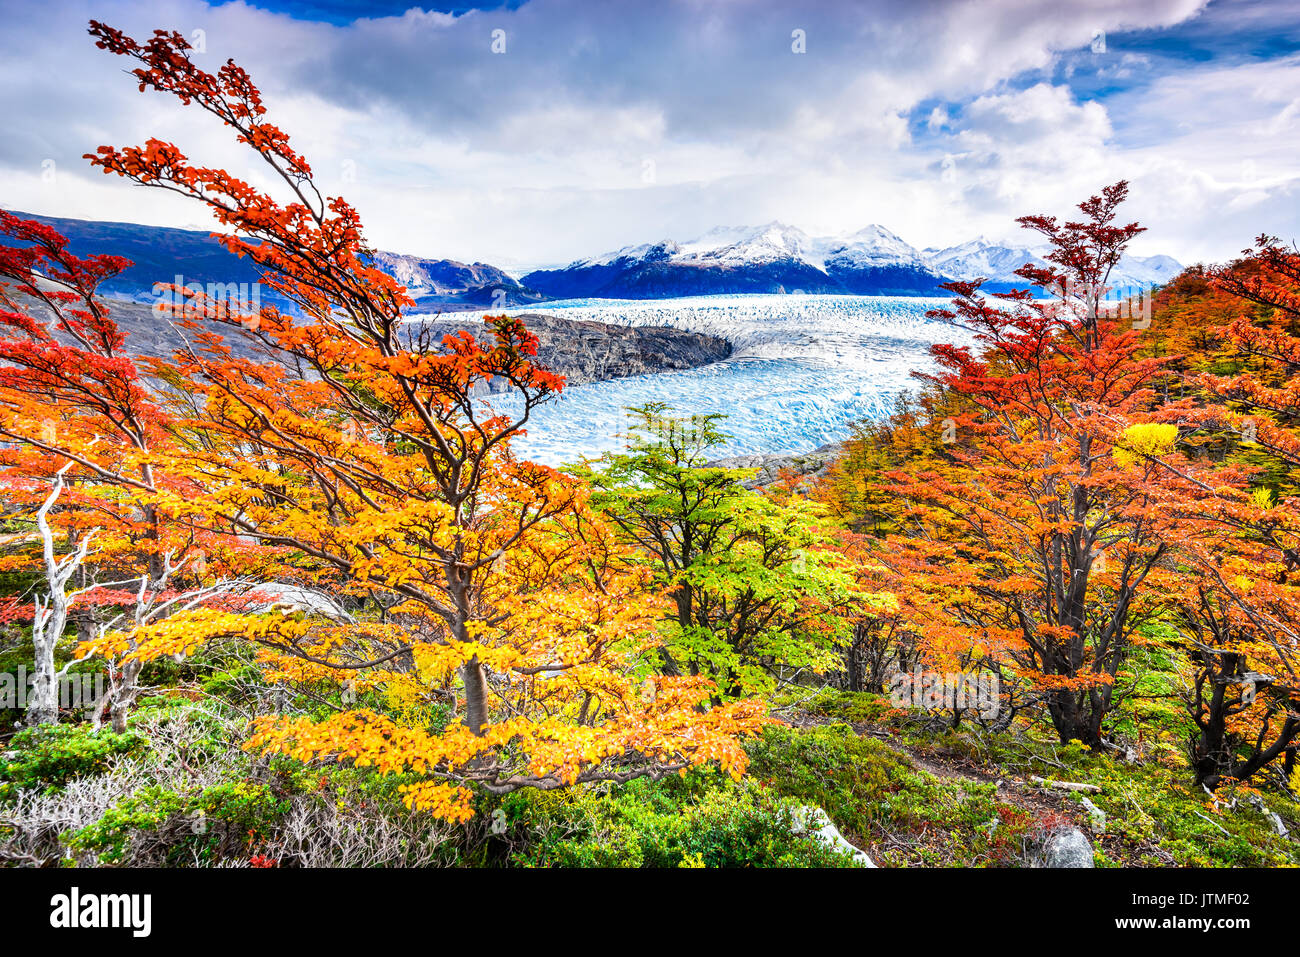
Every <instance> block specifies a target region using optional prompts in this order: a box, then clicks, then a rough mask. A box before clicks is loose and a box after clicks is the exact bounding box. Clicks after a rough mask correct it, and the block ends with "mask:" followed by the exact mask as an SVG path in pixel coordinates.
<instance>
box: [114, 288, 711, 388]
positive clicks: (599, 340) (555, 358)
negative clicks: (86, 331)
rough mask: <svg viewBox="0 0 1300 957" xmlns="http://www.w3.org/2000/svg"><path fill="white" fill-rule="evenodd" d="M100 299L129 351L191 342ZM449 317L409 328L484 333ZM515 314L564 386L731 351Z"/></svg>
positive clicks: (248, 352)
mask: <svg viewBox="0 0 1300 957" xmlns="http://www.w3.org/2000/svg"><path fill="white" fill-rule="evenodd" d="M107 303H108V306H109V309H110V311H111V314H112V316H113V319H114V320H115V321H116V322H117V324H118V326H119V327H120V328H121V329H122V330H123V331H124V332H125V333H126V334H127V348H128V349H129V350H130V351H131V352H132V353H134V354H135V355H139V356H150V357H157V358H166V357H169V356H171V355H172V354H173V353H174V352H175V351H176V350H177V349H181V348H184V347H185V346H186V345H187V344H193V342H194V335H193V333H192V332H190V331H189V330H187V329H184V328H182V327H180V326H178V325H176V324H175V323H174V322H171V321H169V320H168V319H166V318H160V317H158V316H155V315H154V314H153V308H152V306H151V305H149V304H147V303H139V302H133V301H130V300H124V299H111V300H107ZM460 316H464V317H465V318H463V319H462V318H459V317H460ZM457 317H458V318H449V317H445V316H444V317H439V318H424V319H415V320H412V327H413V333H414V328H415V327H416V326H417V325H418V326H419V327H422V328H423V329H424V330H426V331H427V332H428V333H429V334H430V335H431V336H432V341H433V342H434V343H435V344H436V343H440V342H441V340H442V337H443V336H444V335H447V334H448V333H453V332H459V331H460V330H462V329H464V330H466V331H468V332H470V333H471V334H473V335H474V336H475V338H484V337H486V336H487V327H486V326H485V325H484V323H483V322H482V320H481V319H470V318H469V317H468V315H467V314H465V313H457ZM521 318H523V320H524V322H525V323H527V325H528V328H529V329H531V330H532V331H533V332H534V333H536V335H537V337H538V340H539V342H538V352H537V357H538V361H539V362H541V364H542V365H544V366H545V367H546V368H548V369H550V370H552V371H553V372H558V373H560V374H561V375H563V376H564V377H565V378H566V380H567V382H568V384H569V385H582V384H584V383H588V382H599V381H602V380H604V379H616V378H619V377H621V376H633V375H643V374H645V373H651V372H665V371H669V370H672V369H691V368H695V367H696V366H702V365H706V364H708V363H710V362H717V361H718V360H720V359H725V358H726V357H727V356H729V355H730V354H731V344H730V343H729V342H727V340H725V339H721V338H718V337H717V336H708V335H702V334H699V333H694V332H685V331H683V330H680V329H670V328H663V327H656V328H630V327H627V326H615V325H606V324H605V323H602V322H590V321H574V320H569V319H562V318H560V317H558V316H551V315H543V314H537V313H533V314H525V315H523V316H522V317H521ZM217 328H218V331H220V332H221V333H222V334H223V335H224V336H225V339H226V343H227V345H229V346H230V347H231V348H232V349H233V351H234V353H235V354H236V355H237V356H243V357H249V358H259V357H260V358H266V357H268V355H269V354H268V353H267V351H266V348H265V347H264V346H263V345H261V343H259V342H258V341H257V340H256V339H254V338H253V337H252V336H250V335H248V334H246V333H244V332H243V331H242V330H240V329H238V328H235V327H231V326H221V327H217Z"/></svg>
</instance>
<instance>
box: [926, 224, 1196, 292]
mask: <svg viewBox="0 0 1300 957" xmlns="http://www.w3.org/2000/svg"><path fill="white" fill-rule="evenodd" d="M1047 252H1048V247H1047V246H1045V245H1042V246H1018V245H1015V244H1012V243H998V242H991V241H990V240H987V239H985V238H984V237H983V236H981V237H980V238H978V239H973V240H971V241H970V242H966V243H962V244H961V245H959V246H949V247H948V248H946V249H934V248H928V249H925V250H924V251H923V254H924V256H925V259H926V262H927V264H928V265H929V266H930V268H931V269H933V270H934V271H935V272H937V273H941V274H942V275H944V276H951V277H952V278H954V279H980V278H983V279H986V280H988V283H987V288H990V289H999V288H1002V287H1009V286H1015V287H1017V288H1020V289H1023V288H1025V287H1026V286H1027V285H1028V283H1026V282H1025V280H1024V279H1022V278H1021V277H1020V276H1017V275H1016V270H1017V269H1019V268H1020V267H1021V266H1024V265H1025V264H1026V263H1033V264H1034V265H1036V266H1046V265H1048V263H1047V261H1046V260H1045V259H1044V258H1043V257H1044V256H1045V255H1046V254H1047ZM1182 270H1183V267H1182V265H1180V264H1179V262H1178V261H1177V260H1176V259H1173V258H1172V257H1170V256H1132V255H1130V256H1125V257H1124V258H1123V259H1121V260H1120V261H1119V265H1117V266H1116V267H1115V269H1114V271H1113V272H1112V273H1111V275H1110V286H1111V287H1112V288H1113V289H1124V288H1126V287H1133V286H1142V287H1149V286H1152V285H1161V284H1163V283H1166V282H1168V281H1169V280H1170V279H1172V278H1174V276H1177V275H1178V274H1179V273H1180V272H1182Z"/></svg>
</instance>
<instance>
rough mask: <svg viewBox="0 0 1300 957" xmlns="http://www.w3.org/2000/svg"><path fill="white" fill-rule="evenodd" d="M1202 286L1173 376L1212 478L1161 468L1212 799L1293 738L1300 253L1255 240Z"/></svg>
mask: <svg viewBox="0 0 1300 957" xmlns="http://www.w3.org/2000/svg"><path fill="white" fill-rule="evenodd" d="M1208 281H1209V284H1210V288H1209V289H1208V290H1206V291H1205V292H1204V293H1202V294H1201V301H1198V302H1196V303H1195V304H1194V307H1192V314H1193V316H1194V320H1193V321H1194V322H1199V323H1201V324H1204V325H1205V326H1206V327H1207V328H1208V329H1209V335H1208V337H1207V340H1206V348H1205V349H1204V353H1205V354H1204V356H1203V357H1202V361H1200V362H1198V363H1196V364H1191V365H1189V367H1188V368H1187V369H1186V371H1185V372H1184V380H1185V383H1186V388H1187V389H1188V390H1189V391H1193V390H1194V391H1195V392H1196V393H1197V394H1198V395H1199V396H1200V397H1201V398H1202V402H1201V403H1200V404H1198V406H1197V407H1196V408H1195V409H1193V410H1191V411H1189V412H1188V413H1186V414H1185V415H1184V419H1185V420H1186V425H1185V428H1186V429H1187V431H1188V433H1189V434H1190V435H1191V436H1192V437H1193V439H1194V441H1196V442H1197V444H1198V447H1200V448H1203V449H1209V448H1214V449H1216V450H1217V453H1216V455H1215V456H1214V459H1215V461H1216V463H1217V464H1216V465H1215V468H1214V471H1213V478H1212V480H1208V479H1206V478H1205V477H1200V478H1198V477H1197V476H1196V475H1192V474H1188V473H1187V470H1185V469H1178V468H1176V467H1173V466H1169V471H1170V472H1171V473H1173V474H1174V475H1175V476H1176V477H1177V478H1179V479H1181V480H1182V482H1183V483H1184V488H1183V493H1184V494H1183V496H1182V503H1181V504H1180V505H1179V507H1178V508H1177V511H1178V512H1179V513H1180V515H1181V516H1182V519H1183V527H1184V529H1185V531H1186V534H1185V535H1184V536H1183V547H1182V553H1183V555H1184V556H1185V561H1186V562H1187V565H1188V567H1187V574H1185V575H1184V576H1182V578H1181V581H1180V582H1178V583H1176V584H1175V586H1174V587H1173V588H1171V590H1172V591H1174V593H1175V594H1177V595H1179V596H1180V599H1179V601H1178V604H1177V607H1178V619H1177V620H1178V621H1179V624H1180V627H1181V629H1182V631H1183V633H1184V635H1185V636H1186V637H1187V638H1188V640H1189V641H1190V642H1191V643H1192V657H1193V660H1194V661H1195V662H1196V665H1197V670H1196V673H1195V674H1194V676H1193V678H1192V681H1191V687H1190V692H1189V696H1188V705H1189V712H1190V714H1191V717H1192V719H1193V721H1194V722H1195V723H1196V725H1197V727H1198V735H1197V736H1196V738H1195V739H1194V740H1193V741H1192V746H1191V755H1192V761H1193V765H1194V767H1195V769H1196V774H1197V779H1198V781H1200V782H1203V783H1205V784H1207V785H1208V786H1210V787H1217V786H1218V785H1219V783H1220V782H1221V781H1223V780H1225V779H1235V780H1244V779H1246V778H1248V777H1250V776H1252V775H1254V774H1256V773H1257V772H1259V771H1261V770H1263V769H1265V768H1267V767H1269V766H1270V765H1271V764H1272V762H1274V761H1276V760H1278V759H1279V758H1281V759H1283V760H1284V763H1285V765H1286V770H1287V771H1288V772H1289V771H1290V769H1291V767H1292V766H1293V765H1294V761H1295V752H1296V747H1297V738H1300V675H1298V674H1297V661H1296V654H1297V649H1300V613H1298V612H1297V609H1300V499H1298V498H1297V491H1298V486H1297V482H1296V477H1297V474H1298V471H1297V470H1300V391H1298V390H1297V381H1300V379H1298V375H1297V374H1298V373H1300V254H1297V253H1296V252H1295V251H1294V250H1293V249H1288V248H1286V247H1284V246H1282V245H1281V244H1280V243H1279V242H1278V241H1277V240H1276V239H1273V238H1271V237H1268V236H1261V237H1260V238H1259V239H1258V241H1257V243H1256V245H1255V247H1254V248H1253V249H1250V250H1246V251H1245V253H1244V254H1243V256H1242V257H1241V258H1239V259H1238V260H1236V261H1234V262H1232V263H1229V264H1227V265H1225V266H1222V267H1219V268H1217V269H1214V270H1212V271H1210V273H1209V276H1208ZM1225 297H1226V298H1227V299H1228V300H1229V301H1230V302H1232V303H1234V304H1235V306H1234V307H1233V308H1232V309H1231V311H1230V312H1229V311H1227V310H1226V308H1225V306H1224V298H1225ZM1188 298H1190V297H1188V296H1187V295H1184V296H1183V297H1182V303H1180V304H1183V303H1186V301H1187V299H1188ZM1207 458H1208V456H1207ZM1179 585H1181V587H1178V586H1179Z"/></svg>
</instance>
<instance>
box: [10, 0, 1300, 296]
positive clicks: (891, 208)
mask: <svg viewBox="0 0 1300 957" xmlns="http://www.w3.org/2000/svg"><path fill="white" fill-rule="evenodd" d="M92 18H94V19H99V20H103V21H105V22H107V23H109V24H110V25H112V26H115V27H118V28H120V29H123V30H125V31H126V32H127V33H129V34H130V35H132V36H135V37H137V38H142V37H144V36H147V35H148V34H149V33H150V32H151V31H152V30H154V29H159V28H165V29H168V30H177V31H179V32H181V33H183V34H184V35H185V36H186V37H189V38H190V39H191V41H192V42H193V43H194V44H195V47H196V52H195V53H194V58H195V61H196V62H197V63H198V64H199V65H200V66H201V67H203V68H205V69H208V70H212V71H215V70H216V69H217V68H218V67H219V66H220V65H221V64H222V63H223V62H225V60H226V59H227V58H233V59H235V60H236V62H238V63H239V64H241V65H242V66H244V67H245V68H247V69H248V70H249V71H250V73H251V74H252V76H253V78H254V80H255V81H256V82H257V83H258V84H259V86H260V87H261V89H262V91H263V94H264V97H265V101H266V104H267V106H268V108H269V111H270V119H271V120H272V122H275V123H276V124H277V125H279V126H280V127H281V128H283V129H284V130H286V131H287V132H288V133H289V134H290V136H291V137H292V141H293V145H294V146H295V148H297V149H298V150H299V151H300V152H302V153H303V154H304V155H305V156H306V157H307V158H308V160H309V161H310V162H311V164H312V166H313V169H314V170H315V171H316V178H317V181H318V183H319V185H320V186H321V187H322V188H323V191H324V192H327V193H329V194H330V195H343V196H344V197H346V198H347V199H348V200H349V201H350V202H351V203H352V204H353V205H354V206H356V207H357V209H358V210H359V211H360V213H361V216H362V219H363V222H364V223H365V225H366V233H367V237H368V239H369V241H370V243H371V244H372V245H373V246H375V247H376V248H381V249H388V250H393V251H396V252H403V253H410V254H415V255H421V256H428V257H431V258H452V259H459V260H463V261H484V262H490V263H494V264H496V265H500V266H503V267H505V268H507V269H511V268H513V269H515V270H516V271H518V270H521V269H524V268H528V267H534V266H539V265H545V264H558V263H563V262H568V261H571V260H574V259H577V258H583V257H588V256H594V255H597V254H599V253H602V252H604V251H606V250H610V249H616V248H618V247H620V246H624V245H631V244H637V243H643V242H654V241H657V240H660V239H665V238H673V239H677V240H687V239H691V238H694V237H695V236H698V235H699V234H701V233H704V232H706V231H708V230H709V229H711V228H713V227H715V226H719V225H728V226H734V225H746V224H753V225H757V224H760V223H766V222H771V221H780V222H784V223H788V224H790V225H794V226H798V227H800V228H802V229H804V230H806V231H808V232H809V233H811V234H813V235H838V234H844V233H850V232H853V231H856V230H858V229H861V228H863V227H865V226H866V225H868V224H871V223H879V224H881V225H883V226H885V227H886V228H888V229H891V230H893V231H894V232H896V233H898V234H899V235H900V236H901V237H902V238H903V239H905V240H907V241H908V242H910V243H912V244H913V245H915V246H917V247H918V248H923V247H931V246H933V247H942V246H947V245H954V244H957V243H960V242H964V241H966V240H969V239H972V238H974V237H976V236H979V235H983V236H987V237H989V238H992V239H1000V240H1001V239H1009V240H1016V241H1025V240H1027V239H1028V238H1029V237H1027V236H1026V235H1025V234H1023V233H1020V232H1019V231H1018V230H1017V228H1016V227H1015V224H1014V220H1015V217H1017V216H1020V215H1024V214H1027V213H1036V212H1044V213H1050V214H1055V215H1068V214H1069V213H1070V211H1071V210H1072V207H1073V206H1074V204H1076V203H1078V202H1079V201H1080V200H1082V199H1084V198H1086V197H1087V196H1088V195H1090V194H1092V193H1094V192H1096V191H1097V190H1098V189H1099V188H1100V187H1101V186H1103V185H1106V184H1108V183H1111V182H1114V181H1116V180H1119V179H1127V180H1129V181H1130V183H1131V200H1130V202H1129V203H1128V205H1127V207H1126V217H1128V218H1132V219H1136V220H1138V221H1140V222H1141V223H1143V224H1144V225H1146V226H1147V227H1148V232H1146V233H1144V234H1143V235H1142V236H1141V237H1139V239H1138V240H1136V241H1135V242H1134V244H1133V247H1132V248H1133V251H1135V252H1137V253H1140V254H1147V255H1150V254H1155V253H1165V254H1168V255H1172V256H1174V257H1175V258H1177V259H1178V260H1179V261H1181V262H1183V263H1185V264H1186V263H1192V262H1198V261H1204V262H1212V261H1222V260H1225V259H1228V258H1231V257H1232V256H1234V255H1235V254H1237V253H1238V252H1239V251H1240V250H1241V249H1242V248H1243V247H1245V246H1247V245H1249V244H1250V243H1251V241H1252V240H1253V238H1254V237H1255V236H1256V235H1258V234H1259V233H1261V232H1266V233H1270V234H1273V235H1278V236H1281V237H1282V238H1284V239H1286V240H1288V241H1290V240H1296V239H1300V168H1297V157H1298V156H1300V149H1298V147H1300V3H1297V2H1295V0H1210V2H1206V0H1084V2H1060V3H1045V2H1042V0H981V2H969V3H956V2H942V0H877V2H855V3H848V2H831V0H823V2H820V3H808V2H807V0H804V2H801V3H794V2H791V3H777V2H764V0H708V2H706V0H665V2H660V0H600V2H597V0H526V2H520V0H514V2H508V3H504V4H489V5H487V6H486V7H473V6H471V5H469V4H449V5H442V6H424V7H409V8H408V5H407V4H406V3H402V2H390V0H383V2H377V3H360V2H354V0H312V2H306V3H293V2H287V0H262V2H258V3H247V2H232V3H204V2H200V0H141V2H129V3H128V2H120V0H49V2H45V3H34V2H31V0H21V2H20V0H0V22H3V23H4V24H5V28H4V30H3V31H2V32H0V115H3V116H4V118H5V119H4V136H3V137H0V206H4V207H7V208H12V209H19V210H23V211H26V212H33V213H44V214H47V215H53V216H69V217H75V218H81V219H101V220H118V221H126V222H139V223H148V224H154V225H166V226H182V227H191V228H202V229H207V228H211V222H210V220H208V219H207V218H206V213H205V212H204V210H203V209H202V208H201V207H199V206H198V205H196V204H194V203H192V202H189V201H186V200H184V199H183V198H180V197H175V196H169V195H166V194H163V193H161V192H159V191H154V190H147V189H144V188H142V187H139V186H133V185H131V184H129V183H127V182H125V181H123V180H121V179H119V178H117V177H105V176H104V175H103V174H102V173H99V172H95V171H92V170H91V169H90V168H89V166H88V164H87V163H86V162H85V160H83V159H82V158H81V157H82V155H83V154H84V153H87V152H92V151H93V150H94V149H95V148H96V147H97V146H99V145H101V144H112V145H116V146H126V145H134V144H139V143H143V142H144V141H145V140H146V139H148V138H149V137H151V136H154V137H158V138H160V139H163V140H167V141H169V142H172V143H175V144H176V145H177V146H178V147H180V148H181V149H182V150H183V151H185V152H186V153H187V155H189V156H190V157H191V158H193V159H194V160H195V161H197V162H200V163H202V164H203V165H221V166H224V167H225V168H227V169H229V170H230V171H231V172H234V173H237V174H240V175H244V176H246V177H247V178H248V179H249V180H250V181H251V182H253V183H254V184H255V185H262V186H264V187H265V188H268V189H272V191H273V192H274V190H273V184H271V183H270V182H269V181H268V180H266V178H265V176H264V174H262V173H261V171H259V170H257V169H256V167H255V166H254V164H253V163H252V159H253V157H252V154H251V153H250V152H248V151H247V149H246V148H240V147H239V146H238V145H237V144H235V143H233V142H232V141H231V138H230V137H229V135H228V131H226V130H224V129H223V128H221V127H220V126H219V125H216V124H215V123H214V122H212V121H211V118H210V117H208V116H206V115H205V114H202V113H200V112H199V111H198V110H197V109H194V108H190V109H186V108H185V107H183V106H181V105H180V104H179V103H177V102H176V101H174V100H172V99H170V98H168V97H165V96H163V95H161V94H157V93H153V92H148V93H143V94H142V93H140V92H138V90H137V88H136V85H135V83H134V82H133V81H132V79H131V78H130V77H129V76H126V75H125V74H124V73H123V69H124V67H125V64H124V63H123V62H122V61H121V60H120V58H116V57H113V56H112V55H110V54H108V53H106V52H104V51H101V50H97V49H96V48H95V47H94V44H93V42H92V41H91V40H90V38H89V37H88V36H87V35H86V32H85V29H86V23H87V21H88V20H90V19H92Z"/></svg>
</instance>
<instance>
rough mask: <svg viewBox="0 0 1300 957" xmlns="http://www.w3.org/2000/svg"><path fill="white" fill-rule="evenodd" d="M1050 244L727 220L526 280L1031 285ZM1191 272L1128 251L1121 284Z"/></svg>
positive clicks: (705, 285) (739, 285) (615, 292)
mask: <svg viewBox="0 0 1300 957" xmlns="http://www.w3.org/2000/svg"><path fill="white" fill-rule="evenodd" d="M1046 252H1047V248H1046V247H1045V246H1040V247H1025V246H1015V245H1011V244H1006V243H997V242H991V241H989V240H986V239H983V238H980V239H976V240H972V241H971V242H968V243H963V244H962V245H960V246H951V247H948V248H945V249H939V248H928V249H924V250H918V249H916V248H915V247H913V246H911V245H909V244H908V243H907V242H905V241H904V240H903V239H901V238H899V237H898V236H897V235H896V234H894V233H892V232H890V231H889V230H888V229H886V228H885V227H883V226H878V225H871V226H867V227H866V228H865V229H861V230H858V231H857V232H855V233H850V234H848V235H844V236H825V237H814V236H809V235H808V234H807V233H805V232H804V231H803V230H801V229H798V228H796V227H793V226H787V225H785V224H783V223H768V224H767V225H765V226H757V227H738V228H732V227H722V228H718V229H714V230H711V231H709V232H707V233H705V234H704V235H703V236H701V237H700V238H698V239H695V240H692V241H690V242H676V241H673V240H663V241H661V242H657V243H653V244H646V245H641V246H626V247H624V248H622V249H618V250H615V251H614V252H610V253H606V254H605V255H603V256H598V257H596V258H594V259H582V260H578V261H576V262H573V263H570V264H569V265H567V266H565V267H563V268H559V269H543V270H536V271H534V272H530V273H528V274H527V275H525V276H524V277H523V279H522V282H523V283H524V285H526V286H528V287H530V288H532V289H536V290H538V291H539V292H541V293H544V294H545V295H547V296H549V297H552V298H562V299H571V298H605V299H651V298H660V297H670V296H692V295H710V294H716V293H753V292H759V293H790V292H807V293H840V294H857V295H886V296H887V295H903V296H924V295H944V294H945V293H944V290H942V289H941V288H940V286H941V284H942V283H944V282H947V281H949V280H951V279H975V278H979V277H983V278H985V279H987V280H988V282H987V284H986V286H985V288H987V289H989V290H990V291H1005V290H1006V289H1009V288H1011V287H1013V286H1015V287H1019V288H1024V287H1025V286H1026V283H1025V281H1024V280H1023V279H1020V278H1019V277H1018V276H1016V275H1015V271H1016V270H1017V269H1019V268H1020V267H1021V266H1023V265H1025V264H1026V263H1029V262H1033V263H1037V264H1039V265H1043V264H1044V260H1043V258H1042V257H1043V255H1044V254H1045V253H1046ZM1181 271H1182V266H1181V265H1180V264H1179V263H1178V262H1177V261H1175V260H1174V259H1172V258H1170V257H1169V256H1146V257H1143V256H1127V257H1125V258H1124V259H1123V260H1122V261H1121V262H1120V264H1119V267H1118V268H1117V270H1116V272H1115V273H1114V274H1113V275H1112V277H1111V284H1112V286H1114V287H1125V286H1150V285H1152V284H1161V283H1164V282H1167V281H1168V280H1169V279H1171V278H1173V277H1174V276H1176V275H1177V274H1178V273H1179V272H1181Z"/></svg>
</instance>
